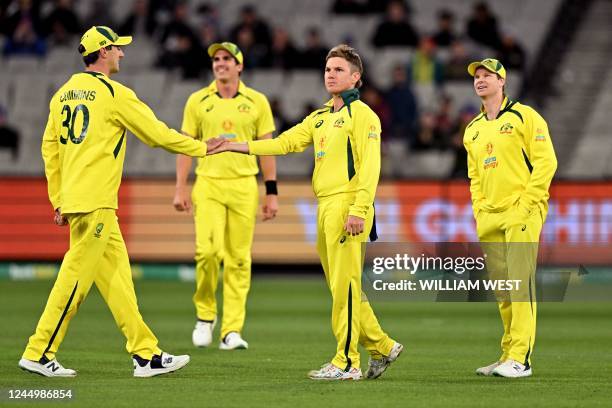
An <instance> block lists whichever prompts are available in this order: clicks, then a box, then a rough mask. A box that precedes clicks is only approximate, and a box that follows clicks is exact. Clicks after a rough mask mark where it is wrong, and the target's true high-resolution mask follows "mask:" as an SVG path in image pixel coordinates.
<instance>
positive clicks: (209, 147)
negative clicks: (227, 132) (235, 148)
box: [206, 137, 229, 156]
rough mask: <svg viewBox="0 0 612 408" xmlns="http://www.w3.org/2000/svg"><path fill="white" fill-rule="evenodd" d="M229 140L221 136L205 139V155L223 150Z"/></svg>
mask: <svg viewBox="0 0 612 408" xmlns="http://www.w3.org/2000/svg"><path fill="white" fill-rule="evenodd" d="M228 144H229V141H228V140H227V139H225V138H223V137H215V138H212V139H208V140H207V141H206V155H207V156H209V155H211V154H217V153H221V152H225V151H226V150H227V145H228Z"/></svg>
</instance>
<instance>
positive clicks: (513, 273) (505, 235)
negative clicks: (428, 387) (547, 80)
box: [463, 58, 557, 377]
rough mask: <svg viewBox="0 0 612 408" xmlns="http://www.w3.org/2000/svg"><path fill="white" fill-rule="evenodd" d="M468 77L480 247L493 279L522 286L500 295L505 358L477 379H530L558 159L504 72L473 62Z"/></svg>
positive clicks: (492, 63) (541, 124)
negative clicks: (541, 245) (474, 109)
mask: <svg viewBox="0 0 612 408" xmlns="http://www.w3.org/2000/svg"><path fill="white" fill-rule="evenodd" d="M468 72H469V74H470V75H472V76H473V77H474V90H475V91H476V95H478V96H479V97H480V99H481V101H482V108H481V113H480V114H479V115H478V116H476V118H474V120H472V122H471V123H470V124H469V125H468V126H467V128H466V130H465V134H464V137H463V143H464V145H465V148H466V150H467V154H468V175H469V178H470V191H471V194H472V207H473V210H474V217H475V218H476V227H477V234H478V239H479V240H480V242H481V243H482V247H483V250H484V252H485V253H486V254H487V256H488V259H487V269H488V270H489V272H490V274H492V275H493V276H496V277H498V278H499V277H503V279H512V280H518V281H519V285H520V289H518V290H515V291H512V293H510V294H509V296H500V295H498V306H499V311H500V314H501V318H502V323H503V328H504V334H503V336H502V340H501V349H502V354H501V357H500V358H499V360H498V361H496V362H495V363H493V364H491V365H488V366H486V367H480V368H478V369H477V370H476V373H477V374H479V375H487V376H488V375H495V376H501V377H527V376H530V375H531V374H532V368H531V355H532V353H533V345H534V342H535V334H536V299H535V271H536V261H537V255H538V242H539V238H540V232H541V230H542V225H543V223H544V221H545V220H546V214H547V211H548V198H549V193H548V188H549V187H550V182H551V180H552V178H553V175H554V174H555V170H556V169H557V159H556V157H555V151H554V148H553V144H552V141H551V139H550V135H549V133H548V126H547V124H546V121H545V120H544V119H543V118H542V117H541V116H540V115H539V114H538V113H537V112H536V111H535V110H534V109H533V108H531V107H529V106H527V105H523V104H521V103H519V102H516V101H512V100H510V99H509V98H508V97H507V96H506V95H505V93H504V85H505V83H506V70H505V69H504V67H503V66H502V64H501V63H500V62H499V61H497V60H495V59H490V58H489V59H485V60H483V61H478V62H473V63H472V64H470V65H469V67H468Z"/></svg>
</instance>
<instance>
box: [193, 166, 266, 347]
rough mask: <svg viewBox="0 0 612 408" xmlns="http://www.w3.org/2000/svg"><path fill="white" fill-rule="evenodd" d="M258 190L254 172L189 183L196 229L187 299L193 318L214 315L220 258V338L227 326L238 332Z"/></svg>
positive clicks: (241, 323) (247, 281)
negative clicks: (191, 286) (190, 290)
mask: <svg viewBox="0 0 612 408" xmlns="http://www.w3.org/2000/svg"><path fill="white" fill-rule="evenodd" d="M258 195H259V192H258V189H257V180H256V178H255V176H249V177H240V178H234V179H215V178H209V177H203V176H198V177H197V179H196V182H195V184H194V186H193V191H192V201H193V207H194V217H195V231H196V255H195V261H196V292H195V294H194V296H193V302H194V304H195V307H196V314H197V317H198V319H200V320H214V319H216V317H217V300H216V291H217V283H218V279H219V269H220V265H221V261H223V320H222V323H221V338H222V339H223V338H224V337H225V336H226V335H227V334H228V333H230V332H238V333H240V332H241V331H242V328H243V326H244V319H245V315H246V301H247V295H248V293H249V289H250V287H251V247H252V245H253V232H254V230H255V217H256V215H257V204H258Z"/></svg>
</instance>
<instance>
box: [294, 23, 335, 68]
mask: <svg viewBox="0 0 612 408" xmlns="http://www.w3.org/2000/svg"><path fill="white" fill-rule="evenodd" d="M328 51H329V50H328V48H327V47H326V46H325V45H323V43H322V42H321V34H320V33H319V29H318V28H316V27H311V28H309V29H308V34H307V35H306V47H305V48H304V50H303V51H302V55H301V57H300V68H306V69H316V70H323V67H324V66H325V57H327V52H328Z"/></svg>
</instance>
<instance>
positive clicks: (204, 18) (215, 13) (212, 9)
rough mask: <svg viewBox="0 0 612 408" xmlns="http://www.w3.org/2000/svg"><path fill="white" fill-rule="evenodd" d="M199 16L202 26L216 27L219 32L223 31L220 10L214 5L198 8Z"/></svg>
mask: <svg viewBox="0 0 612 408" xmlns="http://www.w3.org/2000/svg"><path fill="white" fill-rule="evenodd" d="M198 15H199V17H200V19H201V23H202V24H209V25H212V26H214V27H215V29H216V30H217V32H218V31H220V30H221V24H220V17H219V9H217V7H216V6H214V5H212V4H206V3H204V4H200V5H199V6H198Z"/></svg>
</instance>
